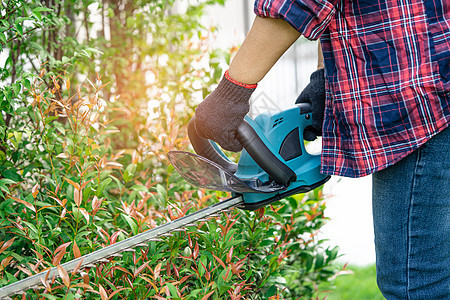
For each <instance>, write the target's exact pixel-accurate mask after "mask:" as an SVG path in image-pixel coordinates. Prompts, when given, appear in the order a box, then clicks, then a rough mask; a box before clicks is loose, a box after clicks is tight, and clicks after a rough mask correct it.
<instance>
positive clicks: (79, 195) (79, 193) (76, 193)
mask: <svg viewBox="0 0 450 300" xmlns="http://www.w3.org/2000/svg"><path fill="white" fill-rule="evenodd" d="M73 200H74V201H75V204H76V205H77V206H80V205H81V202H82V201H83V190H79V189H73Z"/></svg>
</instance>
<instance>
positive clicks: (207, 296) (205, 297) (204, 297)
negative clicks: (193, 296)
mask: <svg viewBox="0 0 450 300" xmlns="http://www.w3.org/2000/svg"><path fill="white" fill-rule="evenodd" d="M214 292H215V291H211V292H209V293H208V294H206V295H205V296H203V297H202V299H201V300H206V299H208V298H209V296H211V295H212V294H214Z"/></svg>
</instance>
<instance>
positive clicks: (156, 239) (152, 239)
mask: <svg viewBox="0 0 450 300" xmlns="http://www.w3.org/2000/svg"><path fill="white" fill-rule="evenodd" d="M147 241H148V242H161V241H162V239H158V238H151V239H148V240H147Z"/></svg>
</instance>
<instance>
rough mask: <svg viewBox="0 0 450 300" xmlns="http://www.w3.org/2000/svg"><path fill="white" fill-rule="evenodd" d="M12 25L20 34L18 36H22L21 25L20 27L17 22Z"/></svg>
mask: <svg viewBox="0 0 450 300" xmlns="http://www.w3.org/2000/svg"><path fill="white" fill-rule="evenodd" d="M14 27H15V28H16V30H17V32H18V33H19V34H20V36H23V27H22V25H21V24H19V23H16V24H15V25H14Z"/></svg>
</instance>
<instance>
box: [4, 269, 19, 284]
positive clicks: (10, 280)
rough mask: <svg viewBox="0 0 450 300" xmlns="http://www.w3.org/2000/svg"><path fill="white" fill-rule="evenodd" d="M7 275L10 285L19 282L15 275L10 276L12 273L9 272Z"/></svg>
mask: <svg viewBox="0 0 450 300" xmlns="http://www.w3.org/2000/svg"><path fill="white" fill-rule="evenodd" d="M5 273H6V277H7V278H8V281H9V283H10V284H11V283H14V282H16V281H17V278H16V277H14V275H13V274H10V273H8V272H5Z"/></svg>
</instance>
